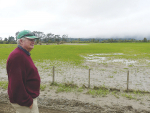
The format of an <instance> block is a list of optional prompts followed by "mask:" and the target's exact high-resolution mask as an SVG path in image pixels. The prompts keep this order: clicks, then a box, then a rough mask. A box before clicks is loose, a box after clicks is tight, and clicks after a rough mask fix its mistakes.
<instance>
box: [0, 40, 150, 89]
mask: <svg viewBox="0 0 150 113" xmlns="http://www.w3.org/2000/svg"><path fill="white" fill-rule="evenodd" d="M16 47H17V45H15V44H9V45H4V44H1V45H0V51H1V54H0V60H1V63H0V64H1V65H0V67H1V68H0V73H3V74H2V75H3V78H5V77H4V76H5V75H6V71H5V66H6V60H7V57H8V55H9V54H10V52H11V51H12V50H14V49H15V48H16ZM149 50H150V43H88V44H70V43H69V44H62V45H55V44H52V45H35V47H34V49H33V50H32V51H31V57H32V59H33V61H34V62H35V65H36V66H37V68H38V70H39V73H40V75H41V80H42V83H49V82H50V81H52V76H53V72H52V68H53V66H55V81H56V82H59V83H62V82H71V83H75V84H77V85H83V84H84V85H88V69H89V68H90V69H91V72H90V74H91V86H105V87H113V88H118V89H125V88H126V83H127V81H126V79H127V78H126V75H127V71H128V70H129V71H130V88H131V89H137V90H144V91H145V90H146V91H149V90H150V82H149V78H148V74H149V73H150V72H149V66H150V51H149ZM2 75H1V76H2Z"/></svg>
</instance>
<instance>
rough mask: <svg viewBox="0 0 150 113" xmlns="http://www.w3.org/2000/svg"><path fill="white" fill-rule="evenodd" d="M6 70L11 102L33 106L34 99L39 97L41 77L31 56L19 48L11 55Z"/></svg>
mask: <svg viewBox="0 0 150 113" xmlns="http://www.w3.org/2000/svg"><path fill="white" fill-rule="evenodd" d="M6 69H7V74H8V95H9V99H10V102H11V103H17V104H19V105H21V106H31V105H32V103H33V98H36V97H38V96H39V91H40V76H39V73H38V70H37V68H36V67H35V65H34V63H33V61H32V59H31V57H30V55H27V54H26V53H25V52H24V51H23V50H21V49H20V48H19V47H17V48H16V49H15V50H13V51H12V52H11V53H10V55H9V57H8V59H7V64H6Z"/></svg>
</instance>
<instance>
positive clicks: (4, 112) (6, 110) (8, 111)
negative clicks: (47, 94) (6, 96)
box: [0, 103, 66, 113]
mask: <svg viewBox="0 0 150 113" xmlns="http://www.w3.org/2000/svg"><path fill="white" fill-rule="evenodd" d="M39 111H40V113H66V112H63V111H58V110H52V109H47V108H42V107H40V108H39ZM0 113H15V110H14V109H13V107H12V106H11V105H10V104H6V103H0Z"/></svg>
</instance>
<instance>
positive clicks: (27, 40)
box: [17, 30, 37, 52]
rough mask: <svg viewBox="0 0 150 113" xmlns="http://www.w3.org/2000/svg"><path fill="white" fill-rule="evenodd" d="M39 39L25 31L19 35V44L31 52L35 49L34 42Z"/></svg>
mask: <svg viewBox="0 0 150 113" xmlns="http://www.w3.org/2000/svg"><path fill="white" fill-rule="evenodd" d="M36 38H37V37H36V36H35V35H34V33H32V32H31V31H29V30H23V31H21V32H19V33H18V35H17V43H18V44H19V45H20V46H22V47H23V48H24V49H26V50H27V51H29V52H30V51H31V50H32V49H33V48H34V40H35V39H36Z"/></svg>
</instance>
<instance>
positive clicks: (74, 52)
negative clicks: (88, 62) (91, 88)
mask: <svg viewBox="0 0 150 113" xmlns="http://www.w3.org/2000/svg"><path fill="white" fill-rule="evenodd" d="M16 47H17V45H16V44H0V51H1V54H0V60H4V62H6V59H7V58H8V55H9V54H10V52H11V51H12V50H14V49H15V48H16ZM149 50H150V43H110V44H106V43H98V44H95V43H93V44H87V45H35V47H34V49H33V50H32V51H31V57H32V59H33V60H34V61H41V62H42V61H43V60H47V59H50V60H52V61H53V60H58V61H63V62H72V63H73V64H76V65H78V64H80V63H82V62H83V61H84V58H83V57H82V56H87V55H89V54H99V53H109V54H111V53H123V54H124V55H107V56H111V57H113V58H124V59H135V60H136V59H139V60H140V59H150V51H149ZM135 54H136V55H135ZM102 56H104V57H105V56H106V55H102Z"/></svg>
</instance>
